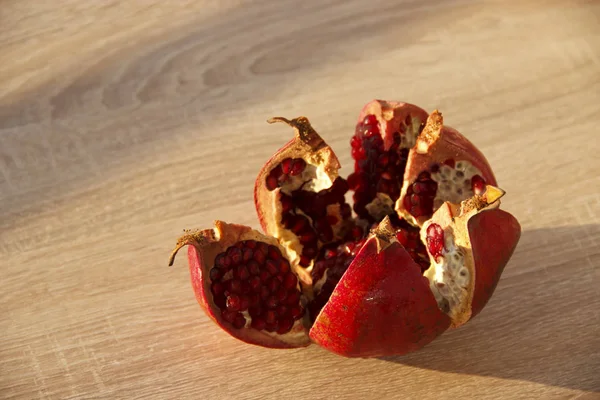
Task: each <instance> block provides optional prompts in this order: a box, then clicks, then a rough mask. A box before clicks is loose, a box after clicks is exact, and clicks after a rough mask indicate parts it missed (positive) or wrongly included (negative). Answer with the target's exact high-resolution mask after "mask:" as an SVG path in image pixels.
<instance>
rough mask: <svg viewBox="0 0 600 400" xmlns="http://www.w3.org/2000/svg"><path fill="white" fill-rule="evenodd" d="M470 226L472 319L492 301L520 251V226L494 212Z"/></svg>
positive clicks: (480, 216)
mask: <svg viewBox="0 0 600 400" xmlns="http://www.w3.org/2000/svg"><path fill="white" fill-rule="evenodd" d="M467 226H468V230H469V237H470V239H471V246H472V252H473V262H474V264H475V287H474V292H473V300H472V302H471V319H472V318H473V317H474V316H475V315H477V314H479V312H480V311H481V310H482V309H483V307H485V305H486V304H487V302H488V300H489V299H490V298H491V297H492V294H493V293H494V290H495V289H496V286H497V284H498V281H499V280H500V275H502V271H504V267H505V266H506V264H507V263H508V260H509V259H510V257H511V256H512V254H513V252H514V250H515V248H516V247H517V243H518V242H519V238H520V237H521V225H519V222H518V221H517V219H516V218H515V217H513V216H512V215H511V214H509V213H507V212H506V211H503V210H500V209H492V210H485V211H482V212H480V213H478V214H475V215H473V216H472V217H471V218H470V219H469V222H468V225H467ZM492 232H493V234H492Z"/></svg>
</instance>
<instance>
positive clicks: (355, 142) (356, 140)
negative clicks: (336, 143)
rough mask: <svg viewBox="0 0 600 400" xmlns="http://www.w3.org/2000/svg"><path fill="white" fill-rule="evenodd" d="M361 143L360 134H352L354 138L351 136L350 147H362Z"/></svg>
mask: <svg viewBox="0 0 600 400" xmlns="http://www.w3.org/2000/svg"><path fill="white" fill-rule="evenodd" d="M361 144H362V140H361V139H360V138H359V137H358V136H352V138H350V147H352V148H353V149H355V148H357V147H360V145H361Z"/></svg>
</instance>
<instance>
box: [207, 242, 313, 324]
mask: <svg viewBox="0 0 600 400" xmlns="http://www.w3.org/2000/svg"><path fill="white" fill-rule="evenodd" d="M213 270H214V271H218V273H217V272H214V273H213ZM210 279H211V285H210V286H211V293H212V295H213V301H214V302H215V304H216V305H217V307H219V309H220V310H221V317H222V318H223V320H224V321H226V322H228V323H230V324H231V325H232V326H233V327H234V328H235V329H242V328H246V327H251V328H253V329H257V330H264V331H267V332H276V333H278V334H284V333H287V332H289V331H290V330H291V329H292V327H293V326H294V323H295V321H297V320H299V319H301V318H302V316H303V315H304V309H303V307H302V305H301V304H300V300H301V293H300V290H299V286H298V278H297V277H296V276H295V275H294V274H293V273H292V272H291V268H290V264H289V262H288V261H287V260H286V259H285V258H284V257H283V256H282V254H281V252H280V251H279V249H278V248H277V247H276V246H273V245H269V244H267V243H264V242H257V241H254V240H245V241H241V242H238V243H236V244H234V245H233V246H230V247H229V248H227V249H226V250H225V251H223V252H222V253H219V254H218V255H217V256H216V257H215V266H214V267H213V268H212V269H211V273H210Z"/></svg>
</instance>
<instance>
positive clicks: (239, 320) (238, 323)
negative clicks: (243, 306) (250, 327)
mask: <svg viewBox="0 0 600 400" xmlns="http://www.w3.org/2000/svg"><path fill="white" fill-rule="evenodd" d="M244 325H246V318H244V316H243V315H242V314H240V313H238V314H237V315H236V317H235V321H233V327H234V328H236V329H241V328H243V327H244Z"/></svg>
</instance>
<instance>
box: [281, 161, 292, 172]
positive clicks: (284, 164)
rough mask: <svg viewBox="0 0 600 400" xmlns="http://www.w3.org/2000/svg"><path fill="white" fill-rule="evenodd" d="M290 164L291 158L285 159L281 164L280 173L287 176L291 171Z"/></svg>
mask: <svg viewBox="0 0 600 400" xmlns="http://www.w3.org/2000/svg"><path fill="white" fill-rule="evenodd" d="M292 162H293V161H292V159H291V158H286V159H285V160H283V161H282V162H281V171H282V172H283V173H284V174H286V175H289V173H290V172H291V171H292Z"/></svg>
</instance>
